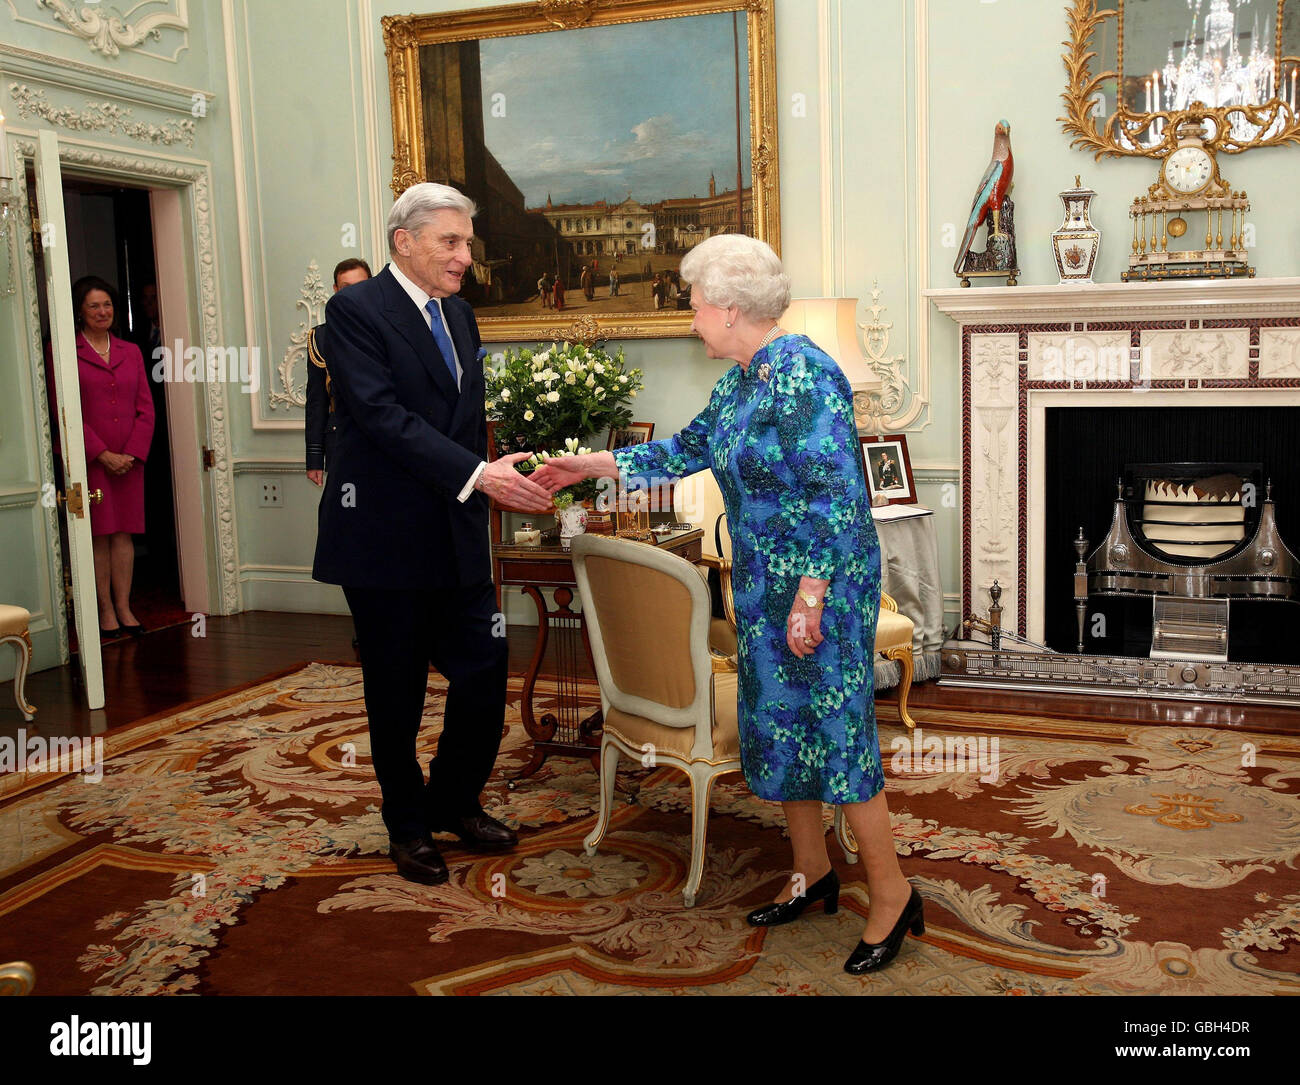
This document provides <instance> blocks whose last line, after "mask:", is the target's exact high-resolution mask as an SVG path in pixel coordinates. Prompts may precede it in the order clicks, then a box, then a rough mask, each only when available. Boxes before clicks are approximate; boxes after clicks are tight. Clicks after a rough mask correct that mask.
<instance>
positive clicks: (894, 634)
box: [876, 607, 914, 652]
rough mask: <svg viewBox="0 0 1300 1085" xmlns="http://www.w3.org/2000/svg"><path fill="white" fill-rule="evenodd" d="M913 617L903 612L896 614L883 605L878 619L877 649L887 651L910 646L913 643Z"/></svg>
mask: <svg viewBox="0 0 1300 1085" xmlns="http://www.w3.org/2000/svg"><path fill="white" fill-rule="evenodd" d="M913 628H914V627H913V625H912V619H911V618H908V617H906V616H905V615H902V614H895V613H894V612H893V611H892V610H885V609H884V608H883V607H882V608H881V611H880V616H879V617H878V618H877V619H876V651H877V652H887V651H889V650H890V649H891V648H904V647H907V648H910V647H911V645H912V630H913Z"/></svg>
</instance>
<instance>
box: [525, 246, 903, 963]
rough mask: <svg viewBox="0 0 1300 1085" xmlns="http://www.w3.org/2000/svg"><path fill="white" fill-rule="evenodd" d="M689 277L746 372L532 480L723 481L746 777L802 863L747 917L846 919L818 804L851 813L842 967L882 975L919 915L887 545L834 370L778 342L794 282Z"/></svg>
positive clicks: (707, 254)
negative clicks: (855, 872) (893, 782)
mask: <svg viewBox="0 0 1300 1085" xmlns="http://www.w3.org/2000/svg"><path fill="white" fill-rule="evenodd" d="M681 277H682V279H683V280H685V281H687V282H690V283H691V284H692V289H691V308H692V309H693V310H694V313H695V318H694V321H693V322H692V325H691V329H692V331H694V332H695V333H696V334H697V335H698V336H699V337H700V338H701V339H702V340H703V341H704V345H705V348H706V351H707V353H708V355H709V356H710V357H711V358H729V359H732V360H734V361H735V362H736V363H737V364H736V365H734V366H733V367H732V368H730V369H728V370H727V372H726V373H725V374H723V376H722V378H721V379H720V380H719V381H718V383H717V384H716V385H715V386H714V389H713V392H712V394H711V395H710V397H709V403H708V406H707V407H705V408H704V410H703V411H701V412H700V414H699V415H698V416H697V417H696V418H695V420H694V421H693V422H691V423H690V425H688V426H687V427H686V428H685V429H683V430H682V431H681V432H680V433H678V434H676V435H675V436H673V437H670V438H668V439H667V440H663V441H655V442H651V443H648V444H643V445H635V446H633V447H631V448H624V449H619V450H618V451H617V452H613V453H610V452H599V453H593V454H590V455H585V456H576V457H572V458H565V459H564V460H563V461H557V460H554V459H553V460H551V461H550V463H548V464H547V465H546V466H544V467H542V468H540V469H539V470H538V471H537V472H536V473H535V474H534V476H533V479H534V481H535V482H537V483H539V484H540V485H541V486H543V487H544V488H546V489H549V490H550V491H551V492H555V491H556V490H558V489H560V488H562V487H564V486H569V485H572V484H573V483H574V482H577V481H579V480H580V479H584V478H602V477H619V478H621V480H622V481H623V482H624V484H626V485H627V486H628V487H629V488H639V487H643V486H647V485H657V484H659V483H662V482H665V481H667V480H669V479H676V478H681V477H683V476H686V475H690V474H694V473H695V472H697V471H702V470H705V469H706V468H707V469H710V470H712V471H713V474H714V477H715V478H716V479H717V480H718V484H719V486H720V487H721V489H722V494H723V499H724V502H725V505H726V509H727V526H728V529H729V531H730V534H731V541H732V558H733V567H732V587H733V589H734V593H735V605H736V626H737V629H736V634H737V643H738V663H739V667H738V670H739V675H738V679H739V680H738V691H737V692H738V702H739V703H738V721H739V727H740V751H741V765H742V768H743V769H744V773H745V779H746V780H747V781H748V782H749V786H750V787H751V788H752V789H753V791H754V794H755V795H757V796H759V797H760V798H763V799H769V800H776V801H779V802H780V803H781V804H782V805H783V807H784V810H785V815H786V821H787V824H788V825H789V828H790V839H791V844H792V846H793V849H794V875H793V877H792V878H791V879H790V882H789V883H788V884H787V885H786V886H785V887H784V889H783V890H782V891H781V892H780V893H779V894H778V896H777V899H776V901H775V902H773V903H772V904H769V905H767V906H766V907H763V908H759V909H756V910H755V911H753V912H751V913H749V915H748V917H747V918H748V921H749V923H750V924H752V925H754V926H762V927H766V926H775V925H778V924H782V923H788V922H792V921H793V920H795V919H797V918H798V917H799V916H800V915H801V914H802V912H803V911H804V909H805V908H806V907H807V906H808V905H809V904H811V903H813V902H815V901H823V902H824V907H825V911H826V912H828V913H833V912H834V911H835V910H836V909H837V908H838V906H839V891H840V883H839V878H838V876H837V874H836V873H835V870H834V869H833V868H832V866H831V861H830V857H829V854H828V852H827V850H826V830H825V826H824V823H823V820H822V804H823V803H832V804H835V805H840V806H843V807H844V816H845V819H846V821H847V822H848V823H849V826H850V827H851V828H852V830H853V835H854V837H855V838H856V840H857V842H858V847H859V854H860V855H861V858H862V866H863V869H864V870H865V873H866V876H867V884H868V891H869V894H870V899H871V905H872V907H871V913H870V915H869V917H868V921H867V926H866V929H865V930H864V932H863V936H862V940H861V941H859V943H858V946H857V947H856V948H855V949H854V951H853V953H852V955H851V956H850V957H849V959H848V960H847V961H846V962H845V966H844V967H845V970H846V971H849V972H851V973H853V974H855V975H856V974H861V973H863V972H871V971H875V970H877V969H879V968H883V967H885V966H886V965H887V964H889V962H890V961H891V960H893V958H894V956H895V955H896V954H897V953H898V950H899V947H900V946H901V944H902V941H903V937H904V935H905V934H906V933H907V930H908V929H909V928H910V929H911V930H912V932H913V933H917V934H919V933H922V932H923V931H924V918H923V913H922V902H921V898H920V896H919V895H918V894H917V892H916V891H915V889H913V888H912V886H911V885H910V884H909V883H908V881H907V879H906V878H904V877H903V873H902V870H901V869H900V868H899V865H898V857H897V855H896V853H895V851H894V846H893V835H892V829H891V825H890V820H889V808H888V805H887V802H886V798H885V791H884V787H885V778H884V773H883V770H882V767H881V763H880V749H879V743H878V740H877V738H876V717H875V704H874V701H873V682H872V677H873V671H874V655H875V637H876V615H877V612H878V609H879V605H880V548H879V544H878V541H877V538H876V529H875V522H874V521H873V519H872V515H871V508H870V501H869V499H868V494H867V485H866V479H865V476H864V473H863V463H862V453H861V447H860V445H859V442H858V435H857V428H856V426H855V425H854V420H853V394H852V391H851V389H850V388H849V383H848V380H847V379H846V378H845V376H844V374H843V373H842V372H841V370H840V368H839V366H838V365H836V363H835V361H834V360H833V359H832V358H830V357H829V356H828V355H827V354H826V353H825V352H823V351H822V350H820V349H819V348H818V347H817V346H816V345H815V344H814V343H813V342H812V341H811V340H809V339H808V338H807V337H805V336H802V335H791V334H787V333H783V331H782V329H781V327H780V323H779V317H780V316H781V314H782V313H784V312H785V310H786V309H787V308H788V307H789V303H790V280H789V279H788V278H787V277H786V275H785V273H784V271H783V270H782V268H781V262H780V259H779V258H778V257H777V255H776V254H775V253H774V252H773V251H772V249H771V248H770V247H769V246H767V245H766V244H764V243H763V242H762V241H758V240H756V239H754V238H751V237H745V236H743V235H737V234H722V235H719V236H716V237H713V238H710V239H709V240H707V241H705V242H703V243H702V244H701V245H699V246H697V247H696V248H695V249H693V250H692V251H691V252H689V253H688V254H687V255H686V257H685V258H684V259H683V261H682V265H681Z"/></svg>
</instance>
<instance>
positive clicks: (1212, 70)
mask: <svg viewBox="0 0 1300 1085" xmlns="http://www.w3.org/2000/svg"><path fill="white" fill-rule="evenodd" d="M1250 3H1251V0H1209V10H1208V11H1206V12H1205V13H1204V18H1202V8H1203V7H1204V6H1205V3H1204V0H1187V6H1188V8H1189V9H1190V10H1191V13H1192V21H1191V26H1190V28H1189V29H1188V31H1187V38H1186V40H1185V41H1184V43H1183V45H1182V56H1181V57H1176V56H1175V53H1176V51H1177V46H1176V45H1174V44H1171V45H1170V46H1169V59H1168V60H1167V61H1166V63H1165V67H1164V70H1163V71H1155V72H1152V73H1151V78H1150V79H1148V80H1146V110H1147V112H1148V113H1159V112H1180V111H1182V110H1185V109H1188V108H1190V107H1191V106H1192V105H1193V103H1196V102H1200V103H1201V104H1203V105H1206V106H1209V107H1210V108H1212V109H1223V108H1229V107H1232V106H1258V105H1262V104H1263V103H1265V102H1267V101H1269V100H1270V99H1272V98H1273V97H1274V94H1275V93H1276V91H1277V89H1278V88H1277V87H1276V77H1277V73H1276V70H1275V68H1274V66H1273V47H1272V44H1271V43H1272V40H1273V27H1272V23H1271V21H1270V22H1269V23H1268V25H1266V26H1265V28H1264V32H1263V34H1261V33H1260V30H1259V17H1258V15H1256V17H1255V22H1254V26H1253V28H1252V30H1251V33H1250V37H1249V42H1248V48H1247V51H1246V53H1244V54H1243V53H1242V51H1241V36H1240V35H1239V34H1238V31H1237V23H1238V16H1241V15H1243V12H1242V9H1243V8H1245V7H1246V6H1247V5H1249V4H1250ZM1242 22H1243V23H1244V19H1243V20H1242ZM1198 26H1199V27H1200V31H1199V35H1198V30H1197V27H1198ZM1198 37H1199V45H1198ZM1286 90H1287V88H1286V87H1285V86H1283V87H1282V88H1281V91H1282V94H1283V97H1286ZM1287 101H1288V104H1290V105H1291V107H1292V109H1293V110H1294V108H1295V103H1294V101H1292V100H1291V99H1289V98H1288V99H1287ZM1229 121H1230V123H1231V126H1232V136H1233V137H1234V138H1235V139H1239V140H1250V139H1253V138H1255V137H1256V136H1258V135H1260V134H1261V133H1260V130H1259V128H1258V126H1256V125H1253V124H1251V123H1250V122H1249V121H1248V120H1247V119H1246V116H1245V114H1244V113H1240V112H1234V113H1232V114H1231V115H1230V117H1229ZM1280 122H1281V118H1280V117H1279V118H1278V120H1277V121H1276V122H1275V124H1277V123H1280ZM1155 129H1156V130H1153V131H1151V132H1150V133H1149V134H1148V140H1149V142H1151V143H1152V144H1153V145H1154V144H1155V143H1158V142H1160V139H1161V138H1162V137H1163V125H1158V126H1155Z"/></svg>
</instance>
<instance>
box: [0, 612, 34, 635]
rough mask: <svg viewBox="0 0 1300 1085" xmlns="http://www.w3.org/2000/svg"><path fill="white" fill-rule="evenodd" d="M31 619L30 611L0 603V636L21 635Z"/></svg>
mask: <svg viewBox="0 0 1300 1085" xmlns="http://www.w3.org/2000/svg"><path fill="white" fill-rule="evenodd" d="M31 620H32V615H31V611H28V610H24V609H23V608H22V607H11V606H5V605H3V604H0V637H19V636H22V634H23V631H24V630H25V629H26V628H27V624H28V622H30V621H31Z"/></svg>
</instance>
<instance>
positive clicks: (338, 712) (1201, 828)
mask: <svg viewBox="0 0 1300 1085" xmlns="http://www.w3.org/2000/svg"><path fill="white" fill-rule="evenodd" d="M512 681H514V682H516V683H517V681H518V680H517V679H516V680H512ZM430 692H431V696H430V698H429V703H428V713H429V722H430V726H428V727H426V728H425V729H424V732H423V737H424V739H425V740H426V743H427V744H428V745H432V743H433V742H434V741H436V734H435V728H434V726H433V722H434V721H435V720H437V719H438V718H440V712H441V703H440V699H441V694H442V685H441V680H440V679H437V678H436V677H435V676H431V681H430ZM589 692H590V694H591V696H592V698H593V700H594V699H595V690H594V688H591V689H590V690H589ZM518 696H519V690H518V686H517V684H516V685H515V686H513V687H512V697H513V698H514V699H515V704H513V705H512V707H511V711H510V715H509V720H510V724H511V728H510V734H509V736H508V737H507V739H506V740H505V741H504V743H503V753H502V757H501V758H500V760H499V761H498V770H499V772H498V775H497V776H495V777H494V778H493V780H492V782H491V784H490V785H489V794H488V795H487V797H486V800H487V801H486V805H487V807H488V809H489V810H493V811H494V812H496V813H497V814H500V815H503V816H505V817H506V818H508V819H511V820H513V821H515V822H517V823H518V824H519V825H520V827H521V843H520V846H519V848H518V849H517V850H516V851H514V852H513V853H510V854H507V855H498V856H493V857H481V856H475V855H471V854H469V853H466V852H464V851H462V850H460V849H459V848H457V847H456V846H455V840H454V838H451V837H447V838H441V839H442V840H445V842H446V847H445V849H444V851H445V854H446V855H447V858H448V861H449V864H450V866H451V870H452V876H451V881H450V883H449V884H447V885H444V886H439V887H437V888H425V887H422V886H417V885H413V884H411V883H409V882H406V881H404V880H402V879H401V878H399V877H398V876H397V875H396V874H395V873H394V871H393V868H392V865H391V864H390V863H389V862H388V860H387V859H386V858H384V855H385V852H386V838H385V834H384V829H383V825H382V822H381V821H380V818H379V816H378V813H377V809H376V807H377V802H378V792H377V788H376V785H375V782H374V777H373V774H372V771H371V768H370V764H369V757H368V752H369V748H368V740H367V736H366V725H365V713H364V708H363V705H362V700H361V676H360V671H359V669H357V668H355V667H350V666H330V665H324V664H312V665H310V666H307V667H305V668H303V669H301V670H298V671H296V672H294V673H292V674H289V675H286V676H284V677H280V678H275V679H272V680H267V681H265V682H262V683H260V684H258V685H255V686H252V687H250V688H247V689H244V690H241V691H238V692H233V693H230V694H227V695H225V696H222V697H220V698H218V699H216V700H213V701H210V702H207V703H205V704H202V705H200V706H197V707H191V708H189V709H187V710H184V711H180V712H176V713H173V714H171V715H168V716H166V717H163V718H159V719H155V720H153V721H150V722H147V723H142V724H139V725H136V726H135V727H132V728H129V729H127V730H125V731H124V732H119V733H117V734H114V735H112V736H110V737H109V739H108V741H107V743H106V745H107V754H108V755H109V761H108V763H107V765H106V766H105V772H104V775H103V778H102V781H101V782H100V783H97V784H95V783H88V782H85V781H84V780H83V779H82V778H80V777H77V776H70V775H69V776H63V777H58V776H50V775H46V776H22V775H20V774H11V775H9V776H5V777H0V961H6V960H12V959H15V958H18V959H26V960H29V961H31V962H32V963H33V964H34V965H35V967H36V972H37V988H36V991H37V993H38V994H84V993H87V992H90V993H97V994H108V993H113V994H162V993H175V992H191V993H202V994H272V993H274V994H357V993H361V994H366V993H374V994H400V993H408V994H409V993H411V992H412V991H414V992H417V993H420V994H445V993H460V994H489V993H491V994H497V993H515V994H525V993H527V994H542V993H575V994H590V993H642V994H644V993H652V992H660V993H670V994H681V993H706V994H804V993H808V994H856V993H863V992H868V993H913V994H917V993H925V994H1058V993H1059V994H1069V993H1075V994H1229V995H1245V994H1269V993H1286V994H1300V944H1298V943H1300V884H1298V879H1297V873H1296V869H1295V867H1294V865H1293V864H1294V862H1295V858H1296V855H1297V853H1298V852H1300V802H1297V799H1296V793H1297V790H1298V789H1300V741H1297V740H1296V739H1293V738H1285V737H1276V736H1264V735H1243V734H1240V733H1227V732H1219V731H1211V730H1205V729H1196V728H1179V727H1152V728H1143V727H1129V728H1120V727H1114V726H1107V725H1103V724H1092V723H1088V724H1079V723H1075V722H1071V721H1062V720H1050V719H1037V720H1035V719H1026V718H1024V717H1009V716H997V715H988V714H980V713H966V714H961V715H956V716H954V715H953V714H951V713H949V714H946V715H945V716H944V717H943V718H939V717H938V716H936V715H935V714H934V713H926V712H924V711H921V712H918V713H917V716H918V717H919V718H920V722H921V725H922V729H923V731H924V734H925V741H924V743H923V745H922V746H921V747H920V748H919V749H915V750H911V751H895V750H894V748H893V746H892V742H893V740H894V739H896V738H900V737H901V736H902V735H903V734H904V733H905V732H903V731H902V730H901V729H900V728H899V727H898V726H897V724H896V723H891V722H889V721H888V720H887V719H882V723H881V743H882V747H883V752H884V757H885V759H886V761H887V762H891V761H892V767H891V768H890V770H889V795H890V804H891V808H892V810H893V815H894V836H895V842H896V845H897V848H898V852H899V854H900V856H901V857H902V863H903V869H904V871H905V873H906V874H907V875H908V876H909V877H910V878H911V879H912V880H913V882H914V884H916V885H917V886H918V888H919V889H920V891H921V893H922V894H923V895H924V897H925V900H926V918H927V928H928V929H927V932H926V934H925V936H924V937H923V938H921V939H915V938H909V939H908V940H907V942H906V943H905V945H904V949H903V951H902V953H901V954H900V955H899V958H898V960H897V961H896V962H895V964H894V965H893V966H892V967H890V968H889V969H887V970H885V971H884V972H882V973H880V974H879V975H876V976H873V977H868V978H865V979H855V978H853V977H850V976H847V975H845V974H844V973H843V972H842V971H841V963H842V961H843V959H844V957H845V956H846V955H847V954H848V952H849V950H850V949H851V948H852V947H853V945H854V944H855V942H856V940H857V938H858V935H859V934H860V932H861V928H862V925H863V923H864V916H865V914H866V912H867V905H868V901H867V896H866V893H865V888H864V885H863V883H862V882H860V881H858V880H857V875H856V874H855V870H856V868H855V867H852V866H849V865H847V864H846V863H844V861H843V858H842V856H841V854H840V853H839V851H838V849H837V848H835V847H834V846H833V847H832V855H833V857H834V859H835V862H836V865H837V867H838V869H839V871H840V875H841V877H842V878H843V879H844V880H845V882H846V885H845V892H844V896H843V897H842V904H843V905H844V907H842V908H841V909H840V912H839V914H838V915H837V916H834V917H827V916H824V915H823V914H821V911H820V908H819V907H817V906H814V907H813V908H812V909H810V911H809V913H808V915H807V916H805V918H804V919H802V920H801V921H799V922H797V923H793V924H791V925H789V926H786V927H781V928H776V929H773V930H770V931H756V930H752V929H750V928H749V927H748V926H746V924H745V922H744V915H745V912H746V911H747V910H748V909H750V908H753V907H755V906H757V905H758V904H761V903H763V902H765V901H767V900H769V899H771V897H772V896H774V895H775V893H776V891H777V889H778V888H779V886H780V884H781V882H782V880H783V879H784V878H785V877H786V876H787V866H786V864H787V863H788V861H789V858H788V856H789V853H788V844H787V842H786V840H785V839H783V828H782V819H781V814H780V808H779V807H778V806H775V805H772V804H768V803H764V802H760V801H758V800H756V799H754V798H753V797H752V796H751V795H750V794H749V793H748V791H747V790H746V788H745V786H744V782H743V780H741V779H740V778H739V777H734V778H728V779H727V780H724V781H723V782H722V783H721V784H719V785H718V786H717V787H715V789H714V797H713V804H712V814H711V819H710V826H709V848H708V860H707V866H706V872H705V878H704V883H703V885H702V887H701V891H700V894H699V897H698V903H697V905H696V907H694V908H691V909H687V908H685V907H684V906H683V904H682V898H681V885H682V881H683V879H684V877H685V872H686V865H687V861H688V854H687V847H688V846H689V845H688V836H687V833H688V831H689V797H688V792H687V789H686V787H685V786H684V778H683V777H681V776H679V775H676V774H674V773H673V772H672V771H671V770H669V769H658V770H648V769H642V768H641V767H640V766H639V765H635V764H633V763H632V762H624V767H625V769H626V770H627V772H626V775H625V773H624V772H620V782H621V783H623V782H626V781H627V780H635V782H636V783H638V784H639V785H640V796H639V801H638V802H637V803H636V804H635V805H632V804H629V803H627V802H626V801H621V802H620V803H619V805H618V808H617V811H616V813H615V817H614V821H613V825H612V827H611V831H610V834H609V835H608V836H607V837H606V840H605V842H604V843H603V845H602V848H601V851H600V852H599V853H598V854H597V855H596V856H594V857H590V858H589V857H587V856H586V855H585V854H584V853H583V848H582V838H583V836H584V834H585V833H586V831H587V830H588V829H589V827H590V824H591V815H592V813H593V811H594V800H595V795H596V778H595V774H594V771H593V769H592V766H591V764H590V762H588V761H585V760H566V759H552V760H550V761H548V762H547V764H546V765H545V766H544V767H543V768H542V769H541V770H540V771H539V772H538V773H537V774H536V775H535V776H533V777H532V778H531V779H529V780H527V781H525V782H523V783H522V784H521V785H520V786H519V788H518V789H517V790H515V791H510V790H508V789H507V787H506V783H505V776H506V775H508V774H512V773H513V772H515V771H517V769H518V768H519V767H520V766H521V765H522V764H524V763H525V762H526V760H527V757H526V753H527V748H528V739H527V736H526V735H524V734H523V731H522V727H521V726H520V724H519V716H518V711H517V699H518ZM890 713H892V706H891V705H886V704H882V705H881V715H882V717H884V716H887V715H889V714H890ZM962 735H967V736H971V737H972V738H976V737H978V736H981V735H982V736H985V738H986V739H988V740H990V742H989V744H988V746H986V754H988V755H990V756H991V755H992V753H993V747H992V743H991V740H992V739H996V740H997V748H996V753H997V776H996V779H993V778H992V777H993V773H991V772H989V771H986V770H987V767H988V766H987V765H985V766H983V767H976V768H973V769H972V770H969V771H965V770H962V768H961V766H960V765H956V766H955V765H954V764H953V762H952V760H951V758H949V759H948V760H947V761H944V760H941V759H939V758H938V756H937V754H936V751H935V749H934V745H933V741H932V740H935V739H940V740H945V741H946V740H951V739H953V738H955V737H960V736H962ZM950 752H952V753H953V754H954V755H956V753H958V752H959V751H957V750H952V751H950ZM905 754H906V755H907V756H904V755H905ZM913 754H914V756H912V755H913ZM927 758H928V759H927ZM828 821H829V816H828ZM440 842H441V840H440Z"/></svg>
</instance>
